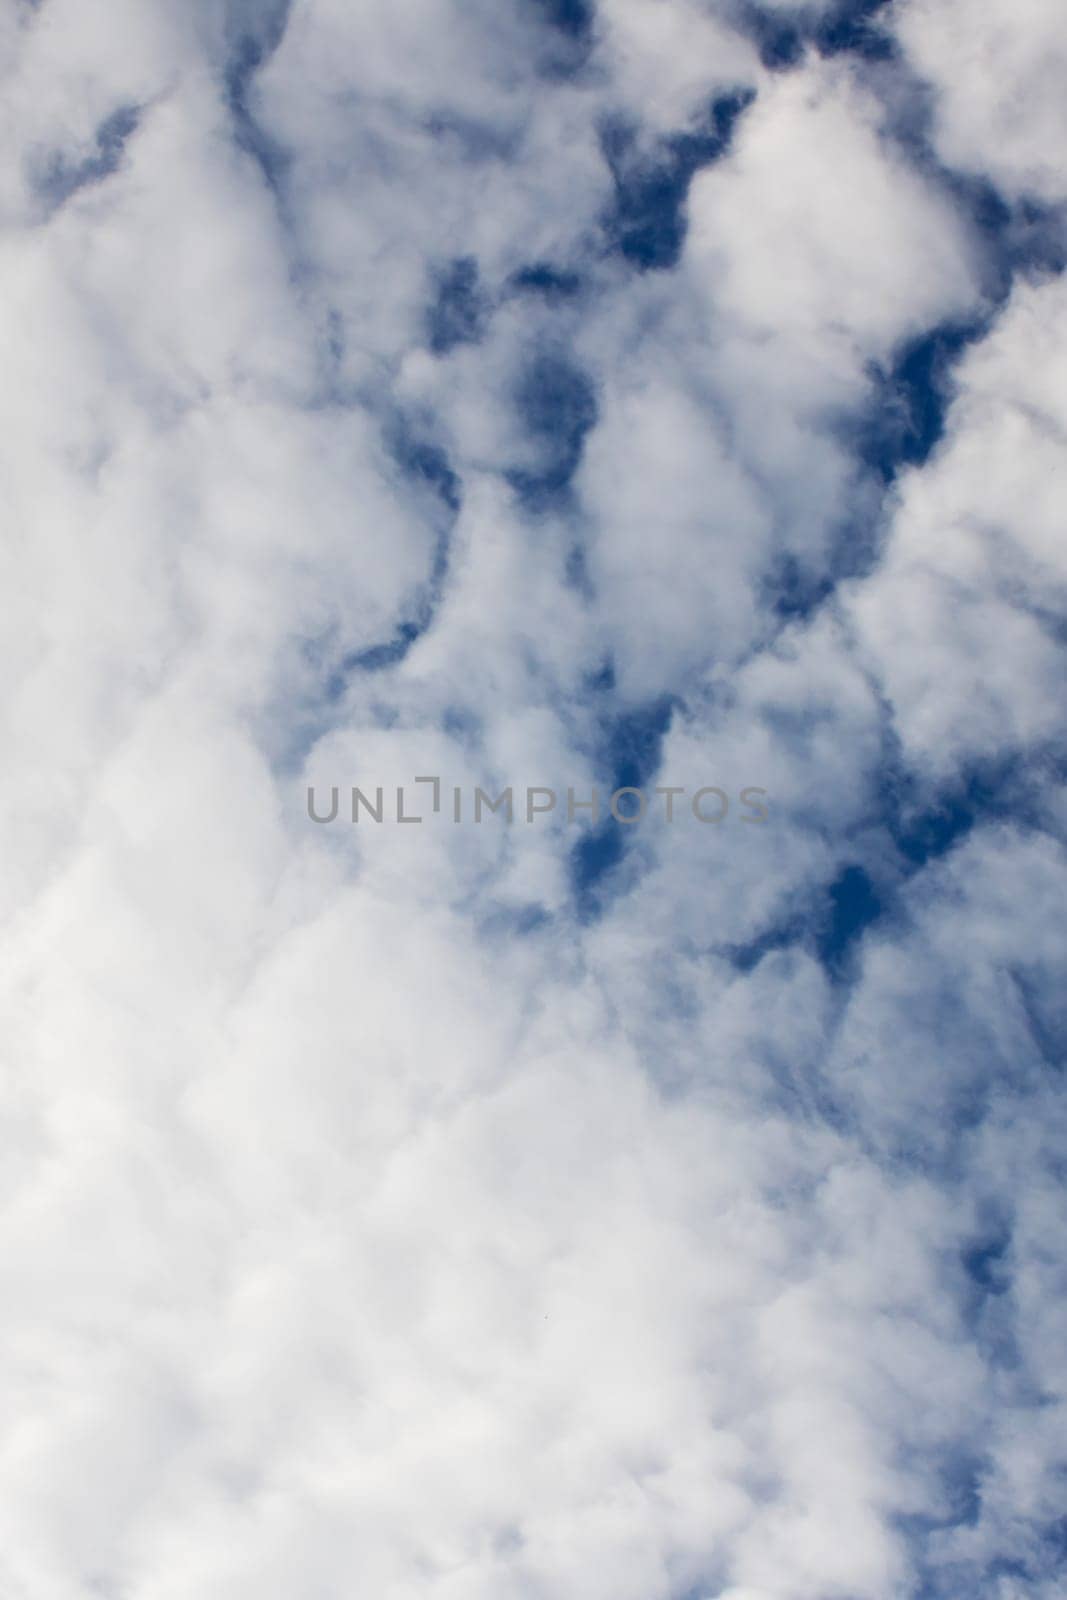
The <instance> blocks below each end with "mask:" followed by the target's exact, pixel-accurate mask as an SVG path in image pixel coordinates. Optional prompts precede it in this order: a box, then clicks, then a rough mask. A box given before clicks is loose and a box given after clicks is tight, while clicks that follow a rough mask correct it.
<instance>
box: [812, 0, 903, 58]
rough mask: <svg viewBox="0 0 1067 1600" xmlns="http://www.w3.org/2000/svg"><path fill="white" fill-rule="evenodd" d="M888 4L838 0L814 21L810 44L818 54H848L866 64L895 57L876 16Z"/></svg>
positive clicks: (874, 0)
mask: <svg viewBox="0 0 1067 1600" xmlns="http://www.w3.org/2000/svg"><path fill="white" fill-rule="evenodd" d="M888 3H889V0H840V3H839V4H838V5H836V6H835V7H834V8H833V10H832V11H829V12H828V13H827V14H826V15H825V16H823V17H820V18H819V19H818V20H817V21H816V23H815V26H814V28H813V30H812V35H811V38H812V42H813V44H814V45H815V48H816V49H817V50H818V52H819V54H820V55H824V56H836V55H842V54H843V53H844V52H845V51H851V52H852V53H853V54H854V55H858V56H863V57H864V58H865V59H866V60H868V61H887V60H889V59H890V58H891V57H892V56H894V55H895V54H896V44H895V42H894V40H893V39H891V38H890V37H889V35H888V34H887V33H886V32H885V30H884V29H883V28H881V27H880V26H879V22H880V17H879V13H880V12H883V11H884V10H885V9H886V7H887V5H888Z"/></svg>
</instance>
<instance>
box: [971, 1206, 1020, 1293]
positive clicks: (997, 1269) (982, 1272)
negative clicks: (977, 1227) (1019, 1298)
mask: <svg viewBox="0 0 1067 1600" xmlns="http://www.w3.org/2000/svg"><path fill="white" fill-rule="evenodd" d="M1010 1249H1011V1225H1010V1223H1009V1222H1008V1221H1007V1219H1006V1218H1003V1217H996V1218H992V1219H990V1220H989V1221H988V1223H987V1225H986V1227H984V1228H983V1229H982V1231H981V1233H979V1234H978V1235H977V1237H975V1238H974V1239H972V1240H971V1241H970V1242H969V1243H968V1244H966V1245H965V1246H964V1248H963V1249H962V1250H961V1251H960V1264H961V1266H962V1267H963V1270H964V1272H965V1273H966V1275H967V1279H968V1282H969V1285H970V1287H971V1290H972V1291H974V1292H977V1293H978V1294H979V1295H980V1296H983V1297H984V1296H985V1295H991V1294H1004V1293H1006V1291H1007V1289H1008V1287H1009V1283H1010V1270H1009V1264H1008V1252H1009V1251H1010Z"/></svg>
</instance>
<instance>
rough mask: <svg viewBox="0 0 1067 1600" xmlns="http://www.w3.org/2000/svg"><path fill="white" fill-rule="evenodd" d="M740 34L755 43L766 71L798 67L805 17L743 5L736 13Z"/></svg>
mask: <svg viewBox="0 0 1067 1600" xmlns="http://www.w3.org/2000/svg"><path fill="white" fill-rule="evenodd" d="M737 21H738V26H739V28H740V29H741V32H742V33H744V34H747V36H748V37H749V38H750V39H751V40H752V42H753V43H754V44H755V46H756V49H757V50H758V51H759V58H760V62H761V63H762V65H763V66H765V67H766V68H767V70H768V72H782V71H785V70H786V69H788V68H789V67H795V66H798V65H799V64H800V60H801V57H802V55H803V52H804V32H805V28H804V18H803V16H802V15H801V14H800V12H797V11H793V12H791V11H778V10H775V11H766V10H764V8H763V7H762V6H759V5H742V6H741V7H740V9H739V11H738V13H737Z"/></svg>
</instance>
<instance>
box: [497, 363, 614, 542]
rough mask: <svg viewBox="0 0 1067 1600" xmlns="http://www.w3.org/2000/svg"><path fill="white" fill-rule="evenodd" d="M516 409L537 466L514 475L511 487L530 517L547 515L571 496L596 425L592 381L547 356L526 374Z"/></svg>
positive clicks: (511, 474) (573, 367)
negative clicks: (544, 512) (566, 495)
mask: <svg viewBox="0 0 1067 1600" xmlns="http://www.w3.org/2000/svg"><path fill="white" fill-rule="evenodd" d="M514 403H515V408H516V410H517V412H518V414H519V418H520V420H521V422H522V424H523V426H524V428H525V430H526V433H527V435H528V437H529V439H530V442H531V444H532V446H533V452H532V453H533V456H534V458H535V462H536V464H535V465H534V466H532V467H522V468H516V469H514V470H513V471H511V472H509V473H508V475H507V477H508V482H509V483H510V484H511V487H512V488H513V489H514V490H515V493H516V494H517V495H518V497H519V499H520V501H521V502H522V503H523V505H524V506H525V507H526V508H527V510H530V511H542V510H546V509H548V508H549V507H550V506H551V505H552V504H553V503H554V502H555V501H557V500H558V499H559V498H560V496H561V495H562V494H563V493H564V492H565V491H566V489H567V486H568V485H569V483H570V481H571V479H572V477H573V476H574V474H575V472H576V470H577V468H578V464H579V462H580V461H581V459H582V451H583V449H584V447H585V439H586V435H587V434H588V433H589V431H590V429H591V428H592V427H593V426H594V424H595V422H596V419H597V401H596V394H595V391H594V389H593V384H592V382H591V380H590V379H589V378H588V377H587V376H586V374H585V373H584V372H583V371H582V370H581V368H580V367H578V366H576V365H575V363H574V362H573V361H571V360H570V359H569V358H568V357H566V356H564V355H561V354H558V353H552V352H546V351H542V352H541V353H540V354H538V355H536V356H535V357H534V358H533V360H532V361H531V362H530V363H529V364H528V366H527V367H526V368H525V369H524V371H523V372H522V375H521V377H520V379H519V382H518V384H517V385H516V388H515V394H514Z"/></svg>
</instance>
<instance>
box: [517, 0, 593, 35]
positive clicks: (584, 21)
mask: <svg viewBox="0 0 1067 1600" xmlns="http://www.w3.org/2000/svg"><path fill="white" fill-rule="evenodd" d="M527 4H528V5H532V6H533V7H534V9H535V10H537V11H539V12H540V13H541V15H542V16H543V17H544V19H545V21H546V22H547V23H548V24H549V26H550V27H553V28H558V29H559V31H560V32H561V33H566V34H568V35H569V36H570V37H571V38H574V39H584V38H587V37H588V36H589V34H590V33H591V32H592V30H593V22H594V20H595V17H596V11H595V9H594V7H593V4H592V0H527Z"/></svg>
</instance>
